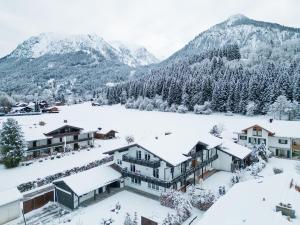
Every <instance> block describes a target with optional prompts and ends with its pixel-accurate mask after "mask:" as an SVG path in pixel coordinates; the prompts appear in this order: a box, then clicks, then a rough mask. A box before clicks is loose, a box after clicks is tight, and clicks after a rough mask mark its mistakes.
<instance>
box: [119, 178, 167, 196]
mask: <svg viewBox="0 0 300 225" xmlns="http://www.w3.org/2000/svg"><path fill="white" fill-rule="evenodd" d="M125 186H129V187H132V188H135V189H137V190H140V191H144V192H147V193H150V194H153V195H156V196H160V194H161V193H162V192H164V191H165V188H163V187H160V186H159V190H156V189H152V188H149V187H148V183H147V182H144V181H141V184H136V183H132V182H131V178H130V177H127V178H125Z"/></svg>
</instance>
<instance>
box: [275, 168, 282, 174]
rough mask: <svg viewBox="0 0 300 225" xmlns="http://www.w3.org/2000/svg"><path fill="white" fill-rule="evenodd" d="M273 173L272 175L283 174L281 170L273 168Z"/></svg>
mask: <svg viewBox="0 0 300 225" xmlns="http://www.w3.org/2000/svg"><path fill="white" fill-rule="evenodd" d="M273 172H274V174H280V173H283V169H281V168H277V167H273Z"/></svg>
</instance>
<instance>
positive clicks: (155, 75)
mask: <svg viewBox="0 0 300 225" xmlns="http://www.w3.org/2000/svg"><path fill="white" fill-rule="evenodd" d="M156 95H159V96H161V97H162V100H163V101H166V102H167V103H168V106H169V107H170V106H171V105H172V104H176V105H184V106H185V107H187V109H188V110H190V111H192V110H194V106H195V105H203V104H204V103H205V102H206V101H209V102H211V109H212V110H213V111H219V112H228V111H232V112H235V113H242V114H246V113H247V111H250V110H252V112H251V114H266V113H267V112H268V111H269V109H270V105H272V104H273V103H274V102H275V100H276V99H277V98H278V97H279V96H281V95H283V96H285V97H286V99H287V100H288V101H291V102H294V103H295V104H296V103H297V102H299V101H300V64H299V62H298V61H297V59H295V60H294V61H293V62H291V63H289V64H287V63H281V62H280V61H276V62H275V61H272V60H265V61H262V62H259V63H258V64H255V65H248V64H247V65H246V64H245V63H243V61H241V60H239V58H238V57H232V56H230V57H229V56H227V57H226V56H225V57H224V56H223V57H221V56H213V57H212V55H211V52H207V53H202V54H199V55H194V56H192V57H187V58H184V59H182V60H176V61H175V62H174V61H172V60H167V61H166V62H164V63H162V64H160V65H158V66H156V67H153V68H151V69H149V71H148V74H146V75H144V76H142V77H141V78H139V79H136V80H132V81H130V82H126V83H122V84H119V85H116V86H114V87H110V88H108V89H107V91H106V98H107V100H108V103H109V104H116V103H120V102H121V103H122V102H124V101H125V102H126V100H127V99H130V98H133V99H138V97H139V96H142V97H143V98H146V97H147V98H150V99H153V98H155V96H156ZM253 106H255V107H253Z"/></svg>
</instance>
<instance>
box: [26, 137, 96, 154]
mask: <svg viewBox="0 0 300 225" xmlns="http://www.w3.org/2000/svg"><path fill="white" fill-rule="evenodd" d="M92 139H93V138H92V137H89V138H81V139H78V140H72V141H66V144H67V145H68V144H73V143H79V142H82V141H90V140H92ZM64 144H65V142H58V143H53V144H46V145H37V146H34V147H32V146H31V147H28V149H27V151H35V150H39V149H45V148H51V147H58V146H63V145H64Z"/></svg>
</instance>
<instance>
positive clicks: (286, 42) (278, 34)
mask: <svg viewBox="0 0 300 225" xmlns="http://www.w3.org/2000/svg"><path fill="white" fill-rule="evenodd" d="M299 43H300V29H299V28H292V27H286V26H282V25H279V24H276V23H268V22H262V21H256V20H253V19H249V18H248V17H246V16H244V15H241V14H238V15H233V16H231V17H229V18H228V19H227V20H225V21H224V22H222V23H219V24H217V25H215V26H213V27H211V28H210V29H208V30H206V31H204V32H202V33H200V34H199V35H198V36H197V37H195V38H194V39H193V40H192V41H190V42H189V43H188V44H187V45H186V46H185V47H184V48H183V49H182V50H180V51H178V52H176V53H175V54H174V55H173V57H174V56H175V57H176V58H177V57H181V56H184V55H187V56H189V55H192V54H198V53H199V52H202V51H206V50H210V49H213V48H216V49H218V48H220V47H222V46H225V45H228V44H237V45H238V46H239V48H240V53H241V56H242V59H250V60H253V59H255V57H257V56H262V57H264V58H280V57H285V56H286V55H287V54H291V55H294V53H295V49H299ZM279 49H280V50H283V51H282V52H281V51H279ZM274 50H275V51H274ZM281 54H283V55H281ZM171 58H172V57H171Z"/></svg>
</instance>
